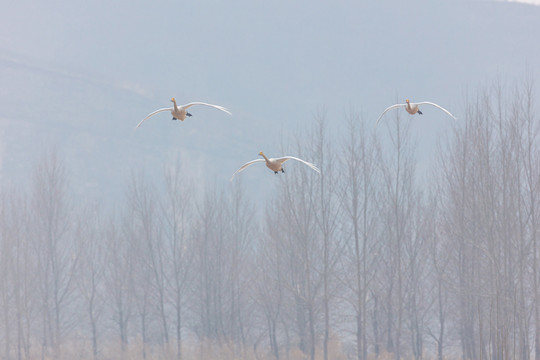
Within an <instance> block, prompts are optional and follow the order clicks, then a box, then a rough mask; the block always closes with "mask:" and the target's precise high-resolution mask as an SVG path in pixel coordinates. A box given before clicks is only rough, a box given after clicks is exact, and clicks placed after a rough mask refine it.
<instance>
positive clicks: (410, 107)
mask: <svg viewBox="0 0 540 360" xmlns="http://www.w3.org/2000/svg"><path fill="white" fill-rule="evenodd" d="M405 102H406V104H396V105H392V106H389V107H387V108H386V109H385V110H384V111H383V113H382V114H381V116H379V118H378V119H377V122H376V123H375V126H377V124H379V121H380V120H381V119H382V117H383V115H384V114H386V112H387V111H388V110H391V109H395V108H398V107H404V108H405V111H407V112H408V113H409V114H411V115H414V114H416V113H418V114H420V115H422V112H421V111H420V109H419V108H418V105H432V106H435V107H436V108H439V109H441V110H442V111H444V112H445V113H447V114H448V115H450V116H451V117H453V118H454V119H456V117H455V116H454V115H452V114H450V111H448V110H446V109H445V108H443V107H442V106H440V105H437V104H435V103H432V102H429V101H423V102H419V103H411V102H409V99H407V100H405Z"/></svg>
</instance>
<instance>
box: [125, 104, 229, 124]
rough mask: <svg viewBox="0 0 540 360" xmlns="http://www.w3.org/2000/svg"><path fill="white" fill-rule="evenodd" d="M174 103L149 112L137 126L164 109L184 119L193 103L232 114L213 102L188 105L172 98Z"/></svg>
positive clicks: (175, 116)
mask: <svg viewBox="0 0 540 360" xmlns="http://www.w3.org/2000/svg"><path fill="white" fill-rule="evenodd" d="M171 101H172V103H173V104H174V106H173V107H170V108H163V109H159V110H156V111H154V112H153V113H150V114H148V116H147V117H145V118H144V119H142V120H141V122H140V123H139V124H137V126H136V127H135V128H138V127H139V126H141V124H142V123H143V122H144V121H145V120H146V119H148V118H149V117H151V116H153V115H155V114H157V113H159V112H162V111H170V112H171V115H172V116H173V118H172V119H173V120H180V121H184V120H185V119H186V116H191V114H190V113H188V112H187V109H188V108H190V107H192V106H193V105H205V106H210V107H213V108H215V109H218V110H221V111H224V112H226V113H227V114H229V115H232V114H231V112H230V111H229V110H227V109H226V108H224V107H223V106H219V105H212V104H207V103H203V102H198V101H196V102H190V103H189V104H186V105H182V106H177V105H176V100H175V98H172V99H171Z"/></svg>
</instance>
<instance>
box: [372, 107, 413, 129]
mask: <svg viewBox="0 0 540 360" xmlns="http://www.w3.org/2000/svg"><path fill="white" fill-rule="evenodd" d="M402 106H407V104H395V105H392V106H389V107H387V108H386V109H384V111H383V112H382V114H381V116H379V118H378V119H377V122H376V123H375V126H377V125H378V124H379V121H380V120H381V119H382V117H383V116H384V114H386V112H387V111H388V110H392V109H395V108H397V107H402Z"/></svg>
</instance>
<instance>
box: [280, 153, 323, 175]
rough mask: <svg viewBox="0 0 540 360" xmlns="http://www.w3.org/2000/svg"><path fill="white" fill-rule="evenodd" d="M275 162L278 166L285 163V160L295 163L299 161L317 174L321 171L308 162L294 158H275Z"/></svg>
mask: <svg viewBox="0 0 540 360" xmlns="http://www.w3.org/2000/svg"><path fill="white" fill-rule="evenodd" d="M275 160H276V161H279V163H280V164H283V163H284V162H285V161H287V160H296V161H300V162H301V163H303V164H306V165H307V166H309V167H310V168H312V169H313V170H315V171H316V172H318V173H319V174H320V173H321V170H319V168H318V167H316V166H315V165H313V164H312V163H310V162H307V161H305V160H302V159H299V158H297V157H294V156H283V157H280V158H277V159H275Z"/></svg>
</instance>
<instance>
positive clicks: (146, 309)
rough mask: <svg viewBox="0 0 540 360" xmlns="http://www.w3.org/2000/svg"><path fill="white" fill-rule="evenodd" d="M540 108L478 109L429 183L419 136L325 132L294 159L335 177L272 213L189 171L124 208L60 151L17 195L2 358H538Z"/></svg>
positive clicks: (153, 182) (383, 130) (285, 182)
mask: <svg viewBox="0 0 540 360" xmlns="http://www.w3.org/2000/svg"><path fill="white" fill-rule="evenodd" d="M533 99H534V92H533V87H532V84H531V83H528V82H525V83H523V84H521V85H519V86H516V87H515V88H505V87H504V86H502V85H499V84H496V85H494V86H493V87H490V88H486V89H482V90H480V91H478V93H477V94H475V95H474V96H473V97H470V98H469V99H468V100H467V102H466V104H465V105H464V109H463V112H462V114H463V115H462V116H461V117H460V119H459V120H458V122H456V123H455V124H454V125H452V131H451V132H449V133H448V134H447V135H446V137H445V139H443V140H442V141H441V144H440V146H439V147H438V151H437V152H436V154H434V156H432V159H431V160H430V161H429V166H423V168H427V169H428V170H427V171H425V172H423V173H422V174H419V170H418V169H419V166H418V160H417V158H416V152H417V151H418V150H419V148H418V147H417V145H416V142H417V140H418V139H416V138H415V136H414V132H413V131H412V130H411V128H410V124H411V121H412V119H411V120H410V119H409V118H408V117H407V118H400V116H401V115H400V114H399V113H398V114H396V117H395V118H394V119H388V120H389V121H388V126H386V125H383V126H382V127H379V128H378V129H376V130H373V126H372V124H371V122H370V121H364V119H362V118H360V117H359V116H357V115H356V114H353V113H351V114H350V115H348V116H346V120H345V121H344V122H343V123H344V124H346V125H344V126H343V128H344V129H345V130H344V131H343V132H342V133H335V132H333V131H334V129H329V128H327V123H328V121H327V119H326V116H325V114H324V113H319V114H316V116H315V118H314V125H313V127H312V128H311V129H310V130H309V131H307V132H306V133H303V134H300V135H301V136H299V137H298V139H296V140H294V141H295V142H294V144H293V145H291V146H290V149H293V150H294V153H296V154H298V155H299V156H300V157H303V158H307V159H310V160H311V161H313V162H314V163H316V164H317V165H319V166H320V167H321V169H322V173H321V175H318V174H316V173H314V172H313V171H311V170H310V169H307V168H305V167H302V166H296V167H294V171H288V172H287V173H286V174H285V175H280V176H279V177H276V184H275V186H274V187H273V188H271V189H269V190H268V191H271V192H272V193H273V194H276V196H271V197H268V200H266V201H265V202H264V203H261V202H255V201H253V200H252V199H251V198H253V196H251V195H250V194H249V190H248V191H246V190H245V189H244V186H243V184H242V177H239V178H238V179H236V180H237V181H235V182H233V183H232V184H231V185H230V186H228V187H227V188H225V189H220V188H219V187H217V186H214V187H212V186H207V187H205V188H201V187H200V186H198V185H197V184H196V183H194V182H193V180H194V179H190V178H189V176H188V175H186V173H185V172H183V169H182V165H181V164H180V163H179V162H176V163H172V164H167V166H166V169H165V171H164V173H163V175H161V176H154V175H152V176H150V175H149V174H145V173H142V172H136V171H135V172H134V173H133V174H131V176H130V179H131V180H130V181H129V182H128V185H127V190H126V194H125V198H124V201H123V202H121V203H120V204H119V205H116V206H115V207H114V208H115V210H110V209H111V208H113V206H112V205H111V204H99V203H95V202H93V201H90V200H85V199H79V198H76V197H75V196H74V195H73V193H72V190H71V187H70V184H69V182H68V179H69V177H68V176H67V175H66V169H65V165H64V164H63V162H62V161H61V160H60V159H59V156H58V155H57V154H56V153H54V152H53V153H50V154H48V155H47V156H44V157H43V158H42V159H41V160H40V161H39V162H38V163H36V165H35V167H34V171H33V174H32V176H31V181H30V183H29V185H28V187H22V188H18V187H14V186H11V187H9V186H8V185H5V186H4V187H3V189H2V193H1V200H2V201H1V206H0V249H1V250H0V251H1V253H0V346H1V347H0V354H1V355H0V357H1V358H3V359H34V358H41V359H52V358H55V359H62V358H92V359H105V358H106V359H110V358H118V359H127V358H140V359H153V358H176V359H194V358H203V359H204V358H216V359H219V358H227V359H228V358H245V359H251V358H253V359H255V358H257V359H305V358H307V359H325V360H326V359H359V360H362V359H372V358H381V359H388V358H396V359H400V358H415V359H421V358H425V359H431V358H437V359H441V360H442V359H443V358H464V359H480V358H491V359H510V358H512V359H517V358H520V359H530V358H535V359H540V284H539V282H540V279H539V271H540V259H539V257H540V249H539V245H538V242H539V241H540V239H538V237H539V230H540V229H539V226H540V210H539V209H540V146H539V145H540V143H539V138H538V130H539V126H540V119H539V118H538V117H537V116H536V111H535V105H534V102H533ZM424 116H426V115H424ZM105 209H107V210H105Z"/></svg>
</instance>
